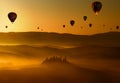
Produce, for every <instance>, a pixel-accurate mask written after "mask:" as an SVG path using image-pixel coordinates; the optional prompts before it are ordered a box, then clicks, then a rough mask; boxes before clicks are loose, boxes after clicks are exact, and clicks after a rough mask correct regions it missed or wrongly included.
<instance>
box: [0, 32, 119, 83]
mask: <svg viewBox="0 0 120 83" xmlns="http://www.w3.org/2000/svg"><path fill="white" fill-rule="evenodd" d="M119 42H120V33H119V32H109V33H102V34H96V35H91V36H87V35H72V34H58V33H46V32H20V33H0V83H120V79H119V78H120V64H119V63H120V43H119Z"/></svg>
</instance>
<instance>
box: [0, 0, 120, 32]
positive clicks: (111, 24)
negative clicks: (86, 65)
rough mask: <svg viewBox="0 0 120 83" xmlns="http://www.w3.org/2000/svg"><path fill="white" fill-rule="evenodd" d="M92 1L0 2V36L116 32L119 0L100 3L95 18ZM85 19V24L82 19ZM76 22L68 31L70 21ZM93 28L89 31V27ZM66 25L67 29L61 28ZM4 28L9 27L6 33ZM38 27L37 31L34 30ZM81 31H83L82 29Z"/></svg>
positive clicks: (107, 0)
mask: <svg viewBox="0 0 120 83" xmlns="http://www.w3.org/2000/svg"><path fill="white" fill-rule="evenodd" d="M93 1H94V0H1V2H0V5H1V6H0V15H1V17H0V20H1V23H0V28H1V29H0V32H27V31H43V32H44V31H45V32H58V33H72V34H95V33H103V32H108V31H111V29H110V28H112V31H116V26H117V25H120V16H119V15H120V11H119V8H120V5H119V3H120V0H99V1H101V2H102V4H103V7H102V9H101V11H100V12H99V15H98V16H95V13H94V12H93V10H92V7H91V4H92V2H93ZM9 12H16V13H17V15H18V17H17V19H16V21H15V22H14V23H13V24H12V23H11V22H10V20H9V19H8V17H7V14H8V13H9ZM84 15H86V16H88V19H87V21H86V22H84V20H83V16H84ZM71 19H73V20H75V21H76V23H75V26H74V27H71V26H70V24H69V21H70V20H71ZM89 23H92V24H93V27H92V28H89V26H88V24H89ZM63 25H66V28H63V27H62V26H63ZM103 25H106V26H105V27H103ZM5 26H8V28H7V29H6V28H5ZM37 27H40V29H39V30H37ZM81 27H83V29H81ZM117 31H118V30H117Z"/></svg>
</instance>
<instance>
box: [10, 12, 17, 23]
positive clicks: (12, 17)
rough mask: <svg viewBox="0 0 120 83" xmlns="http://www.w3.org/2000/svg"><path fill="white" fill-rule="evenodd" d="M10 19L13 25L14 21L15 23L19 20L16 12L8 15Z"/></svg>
mask: <svg viewBox="0 0 120 83" xmlns="http://www.w3.org/2000/svg"><path fill="white" fill-rule="evenodd" d="M8 18H9V20H10V21H11V22H12V23H14V21H15V20H16V18H17V14H16V13H15V12H10V13H9V14H8Z"/></svg>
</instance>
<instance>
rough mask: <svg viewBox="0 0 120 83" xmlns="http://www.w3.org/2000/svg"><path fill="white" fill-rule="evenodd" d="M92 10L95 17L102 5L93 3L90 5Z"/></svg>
mask: <svg viewBox="0 0 120 83" xmlns="http://www.w3.org/2000/svg"><path fill="white" fill-rule="evenodd" d="M92 9H93V11H94V12H95V15H96V16H97V15H98V13H99V12H100V10H101V9H102V3H101V2H99V1H95V2H93V3H92Z"/></svg>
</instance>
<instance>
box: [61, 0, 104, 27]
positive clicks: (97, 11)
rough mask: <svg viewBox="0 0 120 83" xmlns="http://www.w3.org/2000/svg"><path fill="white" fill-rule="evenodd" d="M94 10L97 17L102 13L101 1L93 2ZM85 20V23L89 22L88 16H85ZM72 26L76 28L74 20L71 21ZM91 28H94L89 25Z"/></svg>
mask: <svg viewBox="0 0 120 83" xmlns="http://www.w3.org/2000/svg"><path fill="white" fill-rule="evenodd" d="M92 9H93V11H94V13H95V15H96V16H97V15H98V13H99V12H100V10H101V9H102V3H101V2H100V1H95V2H93V3H92ZM83 19H84V21H86V20H87V16H83ZM70 24H71V26H74V24H75V21H74V20H70ZM89 27H92V24H91V23H90V24H89ZM63 28H65V25H63Z"/></svg>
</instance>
